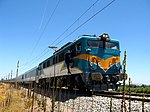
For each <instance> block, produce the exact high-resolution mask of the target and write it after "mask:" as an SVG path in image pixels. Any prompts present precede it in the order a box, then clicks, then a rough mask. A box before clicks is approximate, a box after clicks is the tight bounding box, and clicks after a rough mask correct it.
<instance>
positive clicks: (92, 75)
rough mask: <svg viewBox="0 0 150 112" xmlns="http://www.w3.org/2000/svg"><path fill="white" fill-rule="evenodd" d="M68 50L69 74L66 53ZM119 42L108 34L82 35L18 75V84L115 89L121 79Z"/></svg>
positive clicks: (97, 89)
mask: <svg viewBox="0 0 150 112" xmlns="http://www.w3.org/2000/svg"><path fill="white" fill-rule="evenodd" d="M68 50H69V51H70V58H71V60H72V62H71V63H69V70H70V72H71V73H68V68H67V63H66V60H65V55H66V53H67V52H68ZM120 53H121V51H120V46H119V41H118V40H114V39H111V38H110V37H109V35H108V34H105V33H104V34H102V35H100V36H96V35H81V36H79V38H78V39H77V40H76V41H74V42H68V43H67V44H65V45H64V46H62V47H61V48H60V49H58V50H56V51H55V52H54V53H53V55H52V56H51V57H49V58H47V59H46V60H44V61H42V62H41V63H39V65H38V66H37V67H35V68H33V69H31V70H29V71H28V72H25V73H24V74H22V75H20V76H19V77H18V78H17V79H16V80H17V81H18V82H19V83H23V84H28V83H31V82H34V83H37V84H39V85H42V84H43V82H45V84H46V85H51V86H54V84H55V86H58V87H68V88H69V89H73V88H75V87H76V88H78V89H80V90H85V89H87V90H92V91H103V90H109V89H113V90H116V89H117V88H118V85H119V82H120V81H122V80H123V75H124V74H123V73H122V72H121V71H122V70H121V69H122V66H121V62H120Z"/></svg>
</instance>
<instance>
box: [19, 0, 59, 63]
mask: <svg viewBox="0 0 150 112" xmlns="http://www.w3.org/2000/svg"><path fill="white" fill-rule="evenodd" d="M46 3H47V4H48V1H47V2H46ZM59 3H60V0H58V2H57V4H56V6H55V8H54V10H53V12H52V14H51V15H50V17H49V19H48V21H47V23H46V25H45V26H44V29H43V30H42V33H41V34H40V36H39V38H38V40H37V41H36V43H35V46H34V47H33V49H32V51H31V53H30V56H29V57H31V55H32V54H33V52H34V51H35V49H36V47H37V45H38V44H39V42H40V40H41V38H42V36H43V34H44V31H45V30H46V28H47V26H48V24H49V22H50V21H51V19H52V17H53V15H54V13H55V12H56V9H57V8H58V5H59ZM46 7H47V5H46ZM45 12H46V8H45V9H44V14H43V17H42V20H41V23H40V24H41V25H42V23H43V19H44V15H45ZM40 27H41V26H40ZM46 49H48V48H46ZM46 49H44V51H45V50H46ZM44 51H42V53H43V52H44ZM27 63H28V62H26V63H24V64H22V66H23V65H27Z"/></svg>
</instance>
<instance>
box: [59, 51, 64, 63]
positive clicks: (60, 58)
mask: <svg viewBox="0 0 150 112" xmlns="http://www.w3.org/2000/svg"><path fill="white" fill-rule="evenodd" d="M64 54H65V53H61V54H59V62H61V61H63V60H64Z"/></svg>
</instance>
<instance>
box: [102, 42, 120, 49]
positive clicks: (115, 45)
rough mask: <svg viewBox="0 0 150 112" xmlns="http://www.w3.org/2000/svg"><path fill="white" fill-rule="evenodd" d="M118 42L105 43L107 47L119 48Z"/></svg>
mask: <svg viewBox="0 0 150 112" xmlns="http://www.w3.org/2000/svg"><path fill="white" fill-rule="evenodd" d="M118 47H119V46H118V43H113V42H106V43H105V48H106V49H107V48H108V49H115V50H118V49H119V48H118Z"/></svg>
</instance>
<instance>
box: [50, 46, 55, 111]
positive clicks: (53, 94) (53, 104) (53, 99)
mask: <svg viewBox="0 0 150 112" xmlns="http://www.w3.org/2000/svg"><path fill="white" fill-rule="evenodd" d="M48 48H51V49H53V50H54V51H55V52H54V54H53V55H54V80H53V92H52V110H51V112H54V111H55V110H54V108H55V91H54V90H55V89H56V85H55V82H56V80H55V75H56V74H55V64H56V49H57V47H56V46H48Z"/></svg>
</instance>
